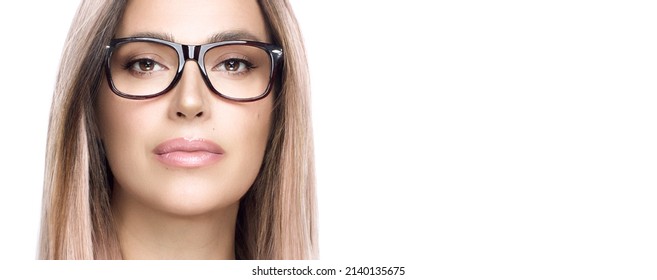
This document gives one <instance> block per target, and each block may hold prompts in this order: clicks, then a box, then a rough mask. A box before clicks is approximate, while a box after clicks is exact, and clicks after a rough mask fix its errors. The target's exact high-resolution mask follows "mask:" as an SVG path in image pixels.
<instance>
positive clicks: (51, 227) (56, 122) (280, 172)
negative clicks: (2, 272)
mask: <svg viewBox="0 0 657 280" xmlns="http://www.w3.org/2000/svg"><path fill="white" fill-rule="evenodd" d="M259 4H260V8H261V12H262V14H263V16H264V18H265V21H266V22H267V23H268V26H269V29H270V33H271V34H272V38H273V41H274V43H275V44H278V45H280V46H281V47H282V48H283V52H284V55H285V57H284V66H283V71H282V75H281V76H280V80H279V81H278V84H277V86H276V88H277V90H276V92H275V93H274V94H275V102H274V109H273V111H272V126H271V132H270V137H269V142H268V144H267V150H266V152H265V155H264V160H263V164H262V166H261V169H260V173H259V174H258V176H257V177H256V179H255V182H254V183H253V185H252V186H251V188H250V189H249V191H247V193H246V194H245V195H244V197H243V198H242V200H241V201H240V208H239V212H238V217H237V225H236V234H235V256H236V258H238V259H315V258H317V257H318V246H317V230H316V228H317V227H316V202H315V175H314V155H313V138H312V127H311V120H310V96H309V95H310V86H309V80H308V69H307V62H306V57H305V49H304V47H303V43H302V38H301V33H300V31H299V28H298V24H297V21H296V19H295V16H294V14H293V12H292V9H291V7H290V5H289V3H288V2H287V1H286V0H271V1H267V0H262V1H259ZM125 5H126V0H113V1H100V0H96V1H92V0H90V1H86V0H85V1H82V3H81V4H80V7H79V8H78V11H77V13H76V16H75V18H74V20H73V23H72V25H71V28H70V30H69V34H68V37H67V40H66V44H65V46H64V51H63V55H62V60H61V63H60V69H59V74H58V77H57V83H56V87H55V91H54V96H53V103H52V107H51V115H50V124H49V129H48V142H47V154H46V166H45V174H44V178H45V182H44V191H43V209H42V211H43V212H42V222H41V234H40V246H39V252H38V257H39V258H40V259H121V258H122V256H121V252H120V248H119V242H118V239H117V235H116V231H115V228H114V223H113V218H112V211H111V205H110V198H111V195H112V184H111V181H112V175H111V171H110V170H109V167H108V165H107V163H106V158H105V154H104V150H103V147H102V144H101V142H100V137H99V132H98V131H99V130H98V127H97V122H96V119H95V118H96V114H95V106H96V105H95V102H96V97H97V95H98V92H99V86H100V84H101V78H102V74H103V73H102V70H101V69H102V67H101V65H102V63H103V59H104V55H105V52H104V48H105V45H107V44H108V42H109V41H110V40H111V39H112V37H113V35H114V32H115V29H116V26H117V24H118V23H119V21H120V19H121V16H122V15H123V11H124V9H125Z"/></svg>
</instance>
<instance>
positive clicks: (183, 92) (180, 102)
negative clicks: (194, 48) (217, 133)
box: [169, 61, 212, 120]
mask: <svg viewBox="0 0 657 280" xmlns="http://www.w3.org/2000/svg"><path fill="white" fill-rule="evenodd" d="M194 63H196V61H187V63H186V65H185V67H184V69H183V73H182V76H181V78H180V81H178V83H177V84H176V86H175V87H174V88H173V89H172V91H173V92H172V93H173V94H172V95H174V97H173V101H172V102H171V109H170V112H169V117H170V118H172V119H176V120H180V119H184V120H193V119H202V118H208V117H210V106H209V102H210V100H209V98H210V97H211V95H212V94H211V92H210V90H209V89H208V87H207V86H206V85H205V82H204V81H203V78H202V76H201V71H200V68H199V67H198V64H197V66H196V67H194V65H193V64H194Z"/></svg>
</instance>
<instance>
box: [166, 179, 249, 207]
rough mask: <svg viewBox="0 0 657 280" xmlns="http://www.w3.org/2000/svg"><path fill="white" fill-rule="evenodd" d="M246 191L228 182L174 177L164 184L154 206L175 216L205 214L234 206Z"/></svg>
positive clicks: (244, 188) (245, 188)
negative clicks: (157, 203)
mask: <svg viewBox="0 0 657 280" xmlns="http://www.w3.org/2000/svg"><path fill="white" fill-rule="evenodd" d="M247 190H248V186H246V187H241V186H239V185H236V184H231V183H229V182H224V183H217V182H216V181H213V182H207V181H203V180H199V179H198V178H195V179H194V180H184V178H177V179H176V180H172V181H169V183H168V184H167V185H166V186H164V187H163V192H162V193H161V194H160V199H159V204H160V205H159V207H157V208H160V209H161V210H162V211H163V212H166V213H169V214H172V215H176V216H199V215H208V214H212V213H213V212H216V211H219V210H225V209H227V208H231V207H235V206H237V205H238V204H239V201H240V199H241V197H242V196H243V195H244V193H246V191H247Z"/></svg>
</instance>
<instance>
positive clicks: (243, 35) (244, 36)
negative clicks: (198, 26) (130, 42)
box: [128, 30, 260, 44]
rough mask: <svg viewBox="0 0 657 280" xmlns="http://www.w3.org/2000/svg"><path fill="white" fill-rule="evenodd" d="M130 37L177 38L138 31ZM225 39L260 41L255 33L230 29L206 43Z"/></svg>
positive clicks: (171, 40)
mask: <svg viewBox="0 0 657 280" xmlns="http://www.w3.org/2000/svg"><path fill="white" fill-rule="evenodd" d="M128 37H148V38H155V39H160V40H165V41H169V42H175V38H174V37H173V35H171V33H160V32H138V33H134V34H132V35H130V36H128ZM223 41H260V39H259V38H258V37H257V36H255V35H254V34H252V33H250V32H248V31H244V30H229V31H224V32H220V33H215V34H213V35H212V36H210V37H208V39H207V40H206V41H205V43H204V44H209V43H216V42H223Z"/></svg>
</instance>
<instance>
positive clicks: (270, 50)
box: [105, 37, 283, 102]
mask: <svg viewBox="0 0 657 280" xmlns="http://www.w3.org/2000/svg"><path fill="white" fill-rule="evenodd" d="M106 48H107V55H106V62H105V72H106V73H107V81H108V82H109V85H110V88H111V89H112V91H113V92H114V93H115V94H116V95H118V96H121V97H125V98H129V99H147V98H152V97H156V96H159V95H162V94H165V93H167V92H168V91H169V90H171V89H172V88H174V87H175V86H176V84H177V83H178V81H179V80H180V78H181V77H182V72H183V68H184V67H185V62H186V61H187V60H194V61H196V62H197V63H198V66H199V68H200V70H201V76H203V80H204V81H205V84H206V85H207V86H208V88H210V89H211V90H212V91H213V92H214V93H216V94H217V95H219V96H221V97H224V98H226V99H229V100H234V101H243V102H246V101H255V100H259V99H262V98H264V97H265V96H267V94H268V93H269V91H270V90H271V87H272V84H273V81H274V77H275V76H276V72H277V71H278V70H279V68H280V65H282V61H283V50H282V49H281V48H280V47H278V46H275V45H272V44H267V43H262V42H255V41H224V42H217V43H210V44H205V45H197V46H194V45H183V44H178V43H174V42H169V41H165V40H161V39H156V38H134V37H131V38H121V39H113V40H112V41H111V42H110V44H109V46H107V47H106Z"/></svg>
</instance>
